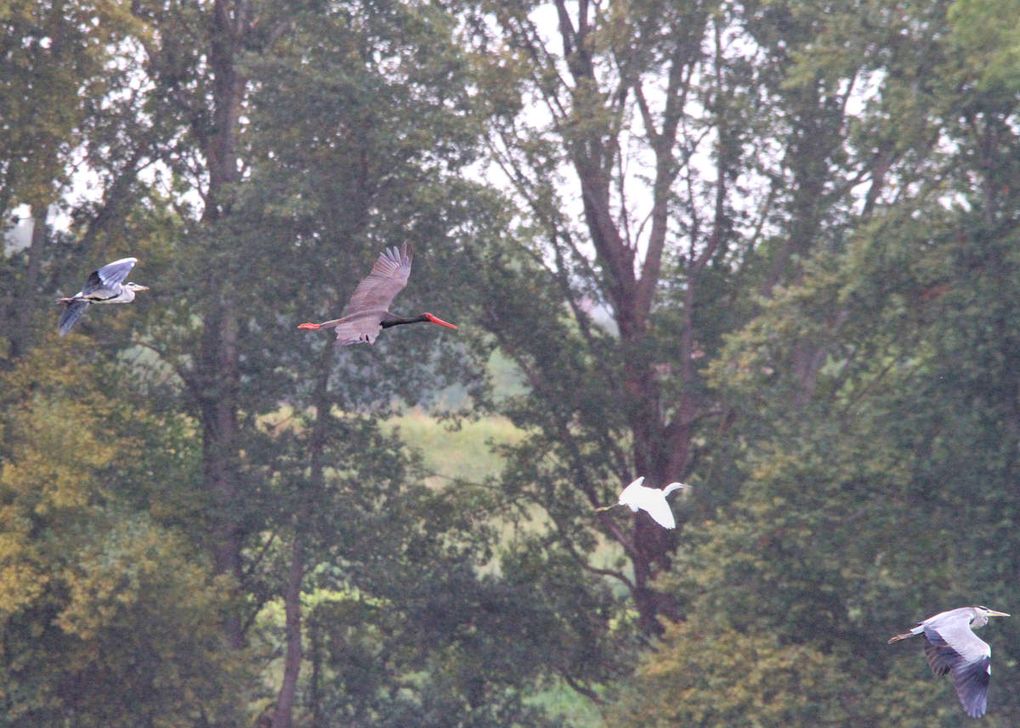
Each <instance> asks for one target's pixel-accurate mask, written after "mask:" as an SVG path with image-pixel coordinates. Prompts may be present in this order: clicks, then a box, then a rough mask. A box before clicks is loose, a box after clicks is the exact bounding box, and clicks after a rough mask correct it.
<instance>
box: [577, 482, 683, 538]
mask: <svg viewBox="0 0 1020 728" xmlns="http://www.w3.org/2000/svg"><path fill="white" fill-rule="evenodd" d="M644 482H645V476H643V475H642V476H641V477H640V478H638V479H637V480H635V481H634V482H633V483H631V484H630V485H628V486H627V487H626V488H624V489H623V492H622V493H620V500H619V501H618V502H617V503H614V504H613V505H611V506H603V507H602V508H596V509H595V510H597V511H608V510H609V509H610V508H616V507H617V506H627V507H628V508H630V509H631V510H632V511H634V512H635V513H637V512H638V511H645V512H646V513H647V514H648V515H649V516H651V517H652V520H654V521H655V522H656V523H658V524H659V525H660V526H662V527H663V528H676V519H675V518H674V517H673V510H672V509H671V508H670V507H669V503H668V502H667V501H666V496H667V495H669V494H670V493H672V492H673V491H674V490H679V489H680V488H686V487H688V486H687V485H685V484H684V483H670V484H669V485H667V486H666V487H665V488H646V487H645V486H644V485H642V483H644Z"/></svg>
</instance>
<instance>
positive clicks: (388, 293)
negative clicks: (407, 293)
mask: <svg viewBox="0 0 1020 728" xmlns="http://www.w3.org/2000/svg"><path fill="white" fill-rule="evenodd" d="M412 257H413V255H412V253H411V248H410V247H409V246H408V244H407V243H404V245H403V246H402V247H401V249H400V250H399V251H398V250H397V249H396V248H387V249H386V250H384V251H383V252H382V253H381V254H380V255H379V257H378V258H377V259H376V261H375V265H373V266H372V272H371V273H369V274H368V276H366V277H365V278H363V279H362V280H361V282H360V283H359V284H358V287H357V288H355V289H354V293H353V295H351V300H350V301H348V303H347V305H346V306H345V307H344V310H343V312H342V313H341V314H340V318H338V319H333V320H332V321H324V322H322V323H321V324H314V323H304V324H298V328H299V329H309V330H313V331H316V330H318V329H336V344H337V346H347V345H349V344H374V343H375V338H376V337H377V336H378V335H379V332H381V331H382V330H383V329H388V328H389V327H390V326H400V325H401V324H417V323H424V322H427V323H430V324H435V325H436V326H445V327H446V328H448V329H455V328H457V327H456V326H454V325H453V324H451V323H448V322H446V321H443V320H442V319H441V318H439V317H437V316H433V315H432V314H430V313H423V314H420V315H418V316H415V317H413V318H401V317H399V316H394V315H393V314H391V313H390V312H389V307H390V304H391V303H393V299H394V298H396V296H397V294H398V293H400V292H401V291H402V290H404V286H406V285H407V279H408V277H410V275H411V259H412Z"/></svg>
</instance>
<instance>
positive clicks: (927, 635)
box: [889, 607, 1009, 718]
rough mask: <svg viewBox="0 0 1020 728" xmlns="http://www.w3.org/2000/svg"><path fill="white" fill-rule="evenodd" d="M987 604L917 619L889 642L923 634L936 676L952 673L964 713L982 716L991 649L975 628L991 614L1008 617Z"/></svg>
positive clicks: (986, 694) (986, 703)
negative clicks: (975, 632) (912, 626)
mask: <svg viewBox="0 0 1020 728" xmlns="http://www.w3.org/2000/svg"><path fill="white" fill-rule="evenodd" d="M1008 616H1009V615H1008V614H1006V613H1005V612H996V611H995V610H994V609H989V608H988V607H960V608H958V609H950V610H949V611H947V612H940V613H938V614H936V615H935V616H934V617H928V619H926V620H924V621H922V622H918V623H917V625H916V626H915V627H914V628H913V629H911V630H910V631H909V632H904V633H903V634H898V635H896V636H894V637H891V638H890V639H889V644H892V643H894V642H899V641H900V640H905V639H907V638H908V637H913V636H914V635H918V634H923V635H924V639H925V640H926V643H925V645H924V656H925V657H926V658H927V659H928V665H929V666H930V667H931V671H932V672H934V673H935V675H936V676H937V677H942V676H943V675H946V674H949V673H952V676H953V685H954V687H955V688H956V695H957V697H958V698H959V699H960V704H961V705H962V706H963V710H964V712H965V713H966V714H967V715H969V716H970V717H971V718H980V717H981V716H982V715H984V714H985V711H986V710H987V709H988V684H989V683H990V682H991V679H992V648H991V647H989V646H988V644H987V643H986V642H985V641H984V640H982V639H981V638H980V637H978V636H977V635H976V634H974V632H973V630H975V629H977V628H978V627H984V626H985V625H986V624H988V618H989V617H1008Z"/></svg>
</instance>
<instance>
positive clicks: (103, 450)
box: [0, 337, 243, 726]
mask: <svg viewBox="0 0 1020 728" xmlns="http://www.w3.org/2000/svg"><path fill="white" fill-rule="evenodd" d="M72 338H74V337H72ZM99 380H100V378H99V377H97V376H96V375H95V374H94V373H93V369H92V368H91V364H90V363H87V362H83V361H82V360H81V357H80V356H78V355H77V354H75V353H74V351H73V343H69V345H67V346H62V347H58V348H55V349H50V350H49V351H47V352H45V354H44V353H43V352H42V351H39V350H36V351H34V352H32V353H30V354H28V355H26V356H25V357H23V358H22V360H21V361H20V362H19V364H18V366H17V367H15V368H13V369H12V370H11V371H10V372H7V373H6V374H5V375H4V379H3V391H4V392H5V395H4V400H5V401H4V411H5V413H6V415H5V417H4V422H3V439H2V442H0V452H2V453H3V465H2V467H0V498H2V501H3V504H4V505H3V508H2V510H0V520H2V522H3V532H4V537H3V543H2V548H0V655H2V664H3V674H4V680H3V688H2V690H0V699H2V701H3V704H4V715H5V718H6V720H7V722H8V723H9V724H10V725H16V726H20V725H25V726H28V725H40V724H53V723H59V722H61V721H66V720H70V721H72V722H74V723H75V724H76V725H95V726H99V725H123V726H128V725H131V726H134V725H150V726H169V725H208V724H209V721H213V722H218V721H219V720H226V719H229V717H230V716H231V715H232V713H233V710H234V705H235V704H234V702H233V693H234V692H235V691H236V690H238V689H239V687H240V685H241V684H242V683H241V680H240V679H239V678H241V677H242V676H243V673H242V672H241V671H240V668H241V667H242V665H241V664H240V663H239V662H238V661H236V660H235V659H234V657H233V656H232V655H230V654H229V652H228V651H226V650H224V648H223V647H224V646H223V644H222V639H221V633H220V629H219V615H220V611H221V610H222V609H223V608H224V606H225V604H224V601H223V599H222V597H221V592H222V590H223V586H224V585H223V584H222V583H220V582H218V581H217V580H216V579H214V578H213V577H212V575H211V573H210V570H209V568H208V566H207V564H206V563H205V561H204V559H203V558H202V555H201V553H200V552H197V551H196V549H195V547H194V545H193V544H191V543H190V542H189V540H188V539H187V537H186V534H185V533H183V532H182V531H181V530H180V529H179V528H176V527H174V526H172V525H170V524H168V523H161V522H160V521H159V520H158V519H157V518H154V517H153V516H152V515H151V514H150V512H149V511H148V509H146V508H144V507H142V508H139V505H143V504H144V500H143V503H142V504H139V502H138V501H139V496H138V494H137V492H136V483H135V482H134V481H133V480H132V479H131V478H130V477H129V475H128V474H129V473H130V469H122V468H120V467H119V464H120V463H122V462H128V461H134V462H136V463H137V467H138V468H139V469H140V470H142V471H144V470H147V469H149V468H152V467H154V466H155V465H156V462H158V457H159V456H157V458H147V457H146V452H159V450H160V449H161V448H166V449H169V446H170V441H169V439H168V438H166V437H165V436H164V437H160V435H162V434H164V433H168V432H172V430H169V429H167V430H163V431H162V432H161V431H160V427H159V425H160V423H159V421H158V418H157V417H155V416H153V415H151V414H150V413H148V412H145V411H142V410H138V409H135V410H133V411H131V412H130V416H128V412H127V408H126V407H125V406H124V405H123V404H122V403H119V402H117V401H116V400H115V399H111V398H110V397H109V396H108V394H107V393H106V392H105V391H104V390H105V386H104V384H103V383H102V382H101V381H99ZM72 394H73V396H72ZM126 423H131V425H132V426H131V427H130V428H129V427H127V426H125V425H126ZM146 439H148V440H149V441H148V442H146V441H145V440H146ZM143 444H144V445H147V446H149V447H143V446H142V445H143ZM150 448H151V449H150ZM163 472H164V475H165V477H166V481H165V482H172V479H173V477H174V475H175V473H173V471H163Z"/></svg>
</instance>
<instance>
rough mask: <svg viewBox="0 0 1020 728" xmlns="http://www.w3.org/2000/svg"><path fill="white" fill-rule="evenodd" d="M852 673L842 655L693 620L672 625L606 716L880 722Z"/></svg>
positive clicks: (621, 720) (707, 722) (639, 721)
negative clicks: (870, 708) (852, 677)
mask: <svg viewBox="0 0 1020 728" xmlns="http://www.w3.org/2000/svg"><path fill="white" fill-rule="evenodd" d="M735 677H736V678H737V679H734V678H735ZM848 678H849V675H848V674H847V673H846V672H845V671H844V670H843V669H842V668H841V666H840V663H839V660H837V659H835V658H834V657H832V656H830V655H826V654H824V653H822V652H820V651H818V650H817V649H814V648H812V647H809V646H804V645H783V644H781V643H779V642H778V641H777V640H776V639H775V637H774V636H770V635H767V634H766V635H756V634H746V633H742V632H738V631H735V630H732V629H726V628H724V627H720V626H719V625H718V624H716V623H713V622H712V621H707V622H705V621H698V622H695V621H688V622H686V623H683V624H675V625H671V626H669V627H667V629H666V632H665V634H664V635H663V640H662V642H661V643H660V644H659V645H657V649H656V650H655V651H654V652H651V653H649V654H648V655H647V656H646V657H645V658H644V659H643V660H642V661H641V664H640V666H639V667H638V669H637V672H636V674H635V677H634V682H633V683H632V685H631V687H630V688H629V689H628V690H627V691H626V692H625V693H624V695H623V696H622V697H621V698H620V699H619V700H617V701H616V702H614V704H613V707H612V710H611V711H610V713H609V716H608V717H607V720H608V722H609V724H610V725H620V726H662V727H665V726H675V725H689V726H704V727H706V728H707V727H709V726H718V727H719V728H722V726H732V725H748V726H779V725H804V724H810V725H817V726H844V725H873V724H874V722H873V720H874V719H873V716H872V715H871V713H870V712H869V711H868V709H867V706H866V705H864V704H863V703H862V700H861V698H862V696H861V694H860V691H859V690H857V689H856V688H855V686H854V684H853V683H852V682H849V680H848Z"/></svg>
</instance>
